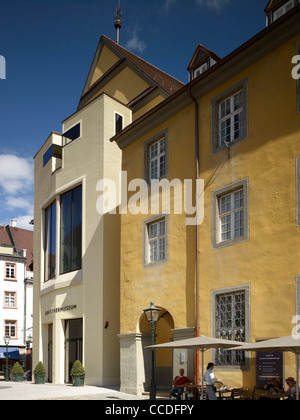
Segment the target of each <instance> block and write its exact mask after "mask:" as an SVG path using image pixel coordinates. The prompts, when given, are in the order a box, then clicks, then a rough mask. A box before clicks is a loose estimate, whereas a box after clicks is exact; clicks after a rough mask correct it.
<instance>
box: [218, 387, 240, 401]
mask: <svg viewBox="0 0 300 420" xmlns="http://www.w3.org/2000/svg"><path fill="white" fill-rule="evenodd" d="M243 391H244V388H233V389H232V390H231V394H230V395H229V396H228V397H227V396H226V397H223V398H222V399H223V400H241V399H242V395H243Z"/></svg>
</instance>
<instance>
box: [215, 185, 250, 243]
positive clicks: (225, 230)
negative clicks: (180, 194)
mask: <svg viewBox="0 0 300 420" xmlns="http://www.w3.org/2000/svg"><path fill="white" fill-rule="evenodd" d="M248 207H249V204H248V178H246V179H243V180H241V181H237V182H235V183H233V184H231V185H227V186H226V187H223V188H220V189H219V190H217V191H214V192H213V193H212V245H213V249H218V248H221V247H224V246H228V245H234V244H236V243H240V242H243V241H246V240H248V239H249V210H248Z"/></svg>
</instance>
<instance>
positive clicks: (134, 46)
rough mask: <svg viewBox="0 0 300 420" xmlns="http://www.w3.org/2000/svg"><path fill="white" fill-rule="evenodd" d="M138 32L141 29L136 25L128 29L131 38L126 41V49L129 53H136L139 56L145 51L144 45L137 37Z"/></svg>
mask: <svg viewBox="0 0 300 420" xmlns="http://www.w3.org/2000/svg"><path fill="white" fill-rule="evenodd" d="M140 31H141V28H140V27H139V26H138V25H135V26H134V27H132V28H130V29H129V32H130V34H131V38H130V39H129V40H128V41H127V44H126V48H127V49H128V50H130V51H136V52H138V53H140V54H141V53H143V51H144V50H145V49H146V44H145V43H144V41H142V40H141V39H139V37H138V33H139V32H140Z"/></svg>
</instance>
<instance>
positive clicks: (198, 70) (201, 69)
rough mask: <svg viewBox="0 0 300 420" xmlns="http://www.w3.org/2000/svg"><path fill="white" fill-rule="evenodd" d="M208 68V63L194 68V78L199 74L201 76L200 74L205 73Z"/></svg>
mask: <svg viewBox="0 0 300 420" xmlns="http://www.w3.org/2000/svg"><path fill="white" fill-rule="evenodd" d="M207 69H208V65H207V63H204V64H202V65H201V66H199V67H197V68H196V69H195V70H194V79H195V78H196V77H198V76H200V74H202V73H204V72H205V71H206V70H207Z"/></svg>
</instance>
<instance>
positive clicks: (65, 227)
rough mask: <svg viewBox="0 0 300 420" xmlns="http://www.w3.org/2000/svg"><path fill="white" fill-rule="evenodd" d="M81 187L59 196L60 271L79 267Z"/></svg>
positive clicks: (66, 271) (64, 271) (65, 271)
mask: <svg viewBox="0 0 300 420" xmlns="http://www.w3.org/2000/svg"><path fill="white" fill-rule="evenodd" d="M81 239H82V187H81V186H80V187H77V188H75V189H73V190H71V191H68V192H67V193H66V194H63V195H62V196H61V229H60V273H61V274H63V273H68V272H70V271H74V270H79V269H80V268H81Z"/></svg>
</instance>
